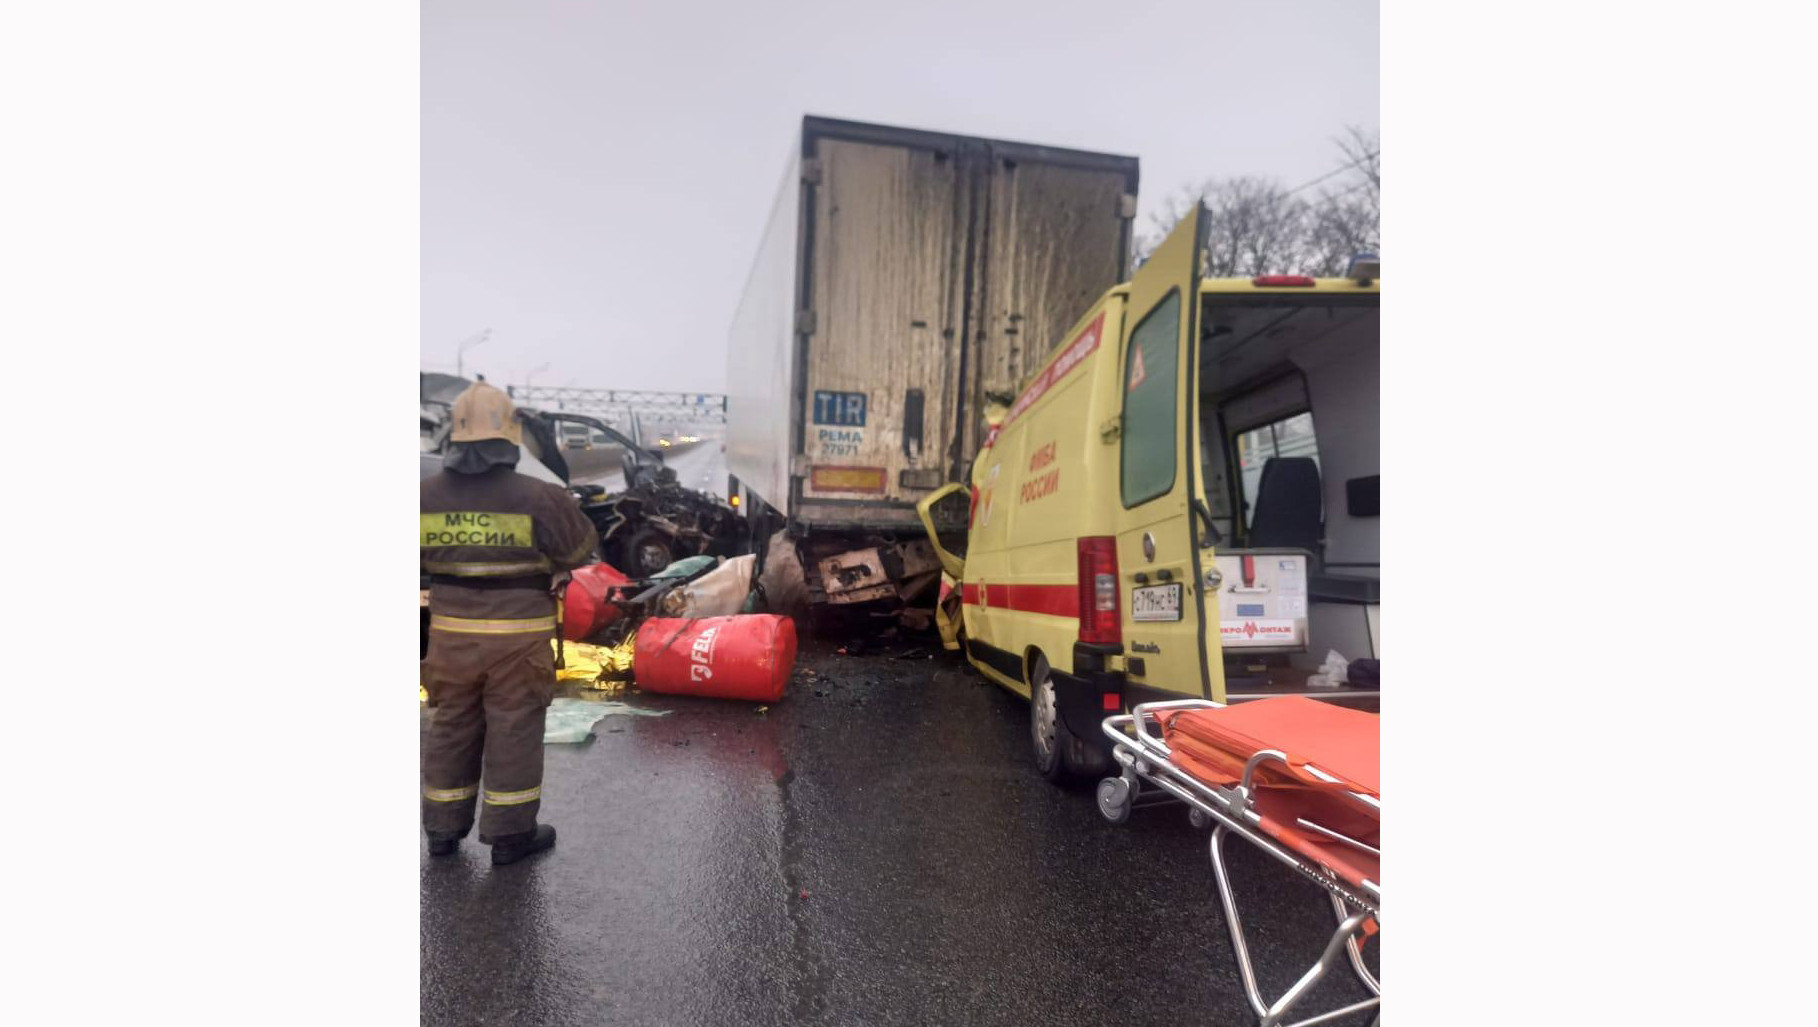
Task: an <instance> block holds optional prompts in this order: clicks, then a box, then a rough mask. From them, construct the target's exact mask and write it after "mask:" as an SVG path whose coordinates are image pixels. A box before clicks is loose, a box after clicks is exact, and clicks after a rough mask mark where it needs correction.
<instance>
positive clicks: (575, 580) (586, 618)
mask: <svg viewBox="0 0 1818 1027" xmlns="http://www.w3.org/2000/svg"><path fill="white" fill-rule="evenodd" d="M569 578H570V580H569V582H568V590H567V591H566V592H564V593H563V595H562V637H563V638H566V639H568V640H569V641H570V642H579V641H581V640H582V639H584V638H587V637H588V636H590V635H592V634H593V633H594V632H596V631H598V630H600V629H601V628H603V627H605V626H606V625H608V624H611V623H612V622H613V621H615V620H618V619H619V618H620V617H621V616H624V613H623V611H621V610H620V609H619V608H618V607H616V606H613V605H612V604H610V603H608V602H607V601H606V597H607V596H608V595H610V594H612V587H613V586H614V585H623V584H626V583H628V582H630V581H631V579H630V578H627V577H626V576H625V575H623V574H620V573H619V572H618V571H616V570H614V569H613V568H612V566H611V565H609V564H604V563H590V564H588V565H587V566H585V567H576V568H575V569H574V570H573V571H571V572H569Z"/></svg>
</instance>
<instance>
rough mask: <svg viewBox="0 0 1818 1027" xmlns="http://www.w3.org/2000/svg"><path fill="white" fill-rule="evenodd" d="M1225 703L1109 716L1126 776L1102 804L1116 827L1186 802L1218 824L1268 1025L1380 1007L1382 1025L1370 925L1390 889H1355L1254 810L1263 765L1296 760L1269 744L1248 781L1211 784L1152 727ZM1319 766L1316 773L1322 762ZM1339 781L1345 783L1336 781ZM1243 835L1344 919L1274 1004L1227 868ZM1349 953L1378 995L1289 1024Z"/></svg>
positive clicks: (1245, 959)
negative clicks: (1142, 810) (1279, 836)
mask: <svg viewBox="0 0 1818 1027" xmlns="http://www.w3.org/2000/svg"><path fill="white" fill-rule="evenodd" d="M1222 708H1224V704H1223V703H1216V702H1211V701H1209V700H1205V699H1178V700H1172V701H1168V702H1152V703H1140V704H1138V705H1137V706H1135V707H1134V708H1133V709H1132V710H1131V712H1129V713H1126V714H1119V715H1116V716H1112V717H1106V718H1105V720H1104V724H1103V730H1104V732H1105V735H1106V736H1107V737H1108V738H1110V739H1111V744H1112V749H1111V755H1112V757H1113V758H1114V759H1116V760H1117V762H1118V764H1119V765H1120V766H1121V767H1122V768H1123V771H1122V773H1121V774H1120V775H1119V776H1117V777H1107V778H1105V779H1104V780H1103V781H1100V782H1099V784H1098V793H1097V798H1098V808H1099V812H1100V813H1102V814H1104V816H1105V819H1107V820H1109V821H1111V822H1112V823H1114V824H1121V823H1123V822H1124V821H1126V820H1128V819H1129V817H1130V813H1131V811H1132V810H1133V809H1135V808H1137V807H1138V806H1148V805H1160V804H1163V803H1166V804H1168V805H1173V802H1172V801H1170V798H1168V797H1171V798H1172V799H1174V800H1179V801H1180V802H1182V803H1185V804H1186V805H1187V809H1188V815H1189V817H1190V818H1191V819H1192V821H1193V823H1194V826H1196V827H1204V826H1206V825H1207V824H1215V825H1217V826H1215V827H1214V828H1213V830H1212V841H1211V846H1210V847H1211V854H1212V871H1213V875H1214V876H1215V877H1216V878H1217V880H1218V897H1219V900H1220V901H1221V902H1222V903H1223V904H1224V908H1225V926H1226V927H1227V928H1228V929H1229V930H1230V933H1231V948H1232V950H1233V951H1234V952H1235V953H1236V956H1237V969H1238V975H1239V977H1240V978H1241V979H1242V981H1243V985H1244V992H1245V994H1246V996H1247V997H1248V998H1249V1000H1250V1006H1251V1008H1253V1009H1254V1010H1255V1011H1256V1015H1257V1017H1258V1018H1259V1023H1260V1024H1261V1027H1311V1025H1313V1024H1317V1023H1324V1022H1326V1021H1328V1020H1333V1019H1336V1018H1338V1017H1341V1016H1347V1015H1350V1014H1352V1013H1357V1012H1362V1011H1364V1010H1368V1009H1377V1010H1378V1013H1377V1017H1376V1018H1375V1019H1374V1020H1372V1021H1371V1023H1372V1027H1374V1025H1375V1024H1377V1023H1378V1022H1380V1020H1381V1012H1380V1009H1381V1005H1382V985H1381V983H1380V982H1379V981H1378V980H1377V979H1376V975H1375V974H1372V973H1371V972H1370V968H1369V967H1368V966H1367V965H1365V963H1364V960H1363V951H1362V948H1361V946H1360V944H1359V936H1360V935H1362V933H1363V931H1364V929H1365V926H1366V924H1367V923H1368V922H1369V921H1370V920H1372V919H1375V920H1377V921H1378V922H1380V920H1381V917H1382V889H1381V886H1380V885H1379V884H1378V883H1377V882H1375V881H1370V880H1368V879H1366V880H1364V881H1363V882H1362V884H1363V887H1361V888H1358V887H1353V886H1351V885H1350V884H1349V883H1347V882H1345V881H1342V880H1339V879H1337V878H1336V877H1335V876H1333V875H1331V874H1329V873H1327V872H1325V871H1323V870H1322V869H1320V867H1319V866H1318V864H1316V863H1314V862H1313V861H1311V860H1309V859H1307V858H1305V857H1303V856H1301V855H1299V854H1297V853H1295V852H1294V851H1292V850H1291V849H1289V848H1287V847H1286V846H1284V845H1283V844H1282V843H1281V842H1279V841H1277V840H1276V839H1274V838H1272V837H1270V836H1268V835H1267V834H1265V833H1263V832H1262V831H1261V830H1259V829H1258V828H1257V827H1256V826H1255V825H1256V824H1257V823H1259V822H1260V821H1261V816H1260V815H1259V814H1258V813H1257V812H1256V810H1255V809H1254V808H1253V803H1252V801H1251V797H1252V796H1253V795H1254V794H1255V784H1254V777H1255V774H1256V770H1257V768H1258V767H1260V766H1262V765H1263V764H1265V763H1268V762H1271V761H1277V762H1281V763H1283V764H1286V763H1287V762H1288V756H1287V754H1286V753H1284V752H1282V751H1280V750H1278V749H1263V750H1261V751H1259V752H1257V753H1255V754H1254V755H1252V756H1251V757H1250V758H1249V760H1248V761H1247V762H1246V763H1245V764H1244V771H1243V778H1242V780H1241V781H1240V782H1239V783H1238V784H1236V785H1232V786H1219V785H1211V784H1207V783H1205V782H1203V781H1201V780H1199V779H1198V778H1195V777H1194V776H1192V775H1191V774H1189V773H1187V772H1186V771H1185V770H1182V769H1181V768H1180V767H1178V766H1176V765H1175V763H1174V761H1173V759H1172V756H1173V751H1172V750H1171V749H1170V748H1169V747H1168V745H1167V743H1165V742H1163V741H1162V739H1161V736H1160V734H1158V733H1154V732H1152V731H1151V728H1152V727H1153V726H1156V725H1157V723H1158V722H1157V721H1156V718H1155V715H1156V714H1158V713H1163V712H1167V711H1171V710H1204V709H1222ZM1308 769H1312V770H1313V771H1314V772H1315V773H1316V774H1317V773H1318V771H1317V768H1308ZM1333 780H1336V779H1333ZM1145 782H1146V783H1148V784H1149V785H1152V786H1154V787H1155V788H1157V789H1159V790H1160V791H1161V792H1162V793H1164V796H1165V797H1164V796H1158V797H1156V798H1157V800H1159V801H1139V800H1147V799H1148V797H1147V796H1144V795H1143V794H1142V791H1143V783H1145ZM1342 794H1344V795H1346V796H1348V797H1349V798H1350V799H1351V800H1352V801H1354V802H1356V803H1358V804H1359V805H1360V806H1363V807H1365V808H1367V809H1369V810H1370V811H1371V812H1373V813H1380V811H1381V804H1380V802H1379V800H1378V799H1377V798H1376V797H1375V796H1371V795H1366V794H1364V793H1362V792H1354V791H1347V792H1344V793H1342ZM1300 824H1301V826H1302V827H1305V828H1309V829H1311V830H1313V831H1315V832H1317V833H1321V834H1325V835H1327V836H1329V837H1332V838H1334V839H1335V840H1337V841H1341V842H1344V843H1346V844H1350V845H1355V846H1358V847H1360V848H1363V849H1366V850H1369V851H1372V852H1374V851H1375V850H1373V849H1370V847H1369V846H1367V845H1365V844H1364V843H1362V842H1360V841H1357V840H1355V839H1351V838H1347V837H1345V836H1343V835H1340V834H1337V833H1336V832H1333V831H1330V830H1327V829H1325V828H1323V827H1321V826H1320V825H1318V824H1314V823H1311V822H1310V821H1306V820H1304V819H1303V820H1301V821H1300ZM1233 834H1234V835H1237V836H1238V837H1241V838H1243V839H1244V840H1245V841H1248V842H1249V843H1250V844H1252V845H1255V846H1256V847H1257V848H1259V849H1261V850H1263V851H1264V852H1266V853H1268V854H1269V855H1270V856H1272V857H1274V858H1275V860H1276V861H1277V862H1280V863H1282V864H1285V865H1286V866H1289V867H1292V868H1293V869H1294V870H1295V871H1296V872H1298V873H1299V874H1300V875H1301V876H1303V877H1305V878H1307V879H1308V880H1311V881H1313V882H1314V883H1315V884H1318V885H1319V886H1320V887H1321V888H1323V889H1324V890H1325V892H1326V897H1327V899H1329V900H1330V901H1331V903H1332V911H1333V913H1334V915H1335V916H1336V917H1337V919H1338V927H1337V929H1336V930H1335V931H1333V932H1332V936H1331V938H1330V940H1328V941H1327V942H1326V946H1325V949H1324V951H1322V952H1321V953H1320V956H1319V959H1318V960H1317V961H1316V962H1315V963H1314V964H1313V965H1312V966H1311V967H1308V968H1307V970H1306V972H1305V973H1303V974H1301V976H1300V979H1299V980H1297V981H1296V982H1295V983H1294V985H1293V986H1292V987H1290V988H1289V989H1288V990H1287V991H1285V992H1283V993H1282V995H1281V997H1279V998H1277V999H1276V1000H1275V1001H1274V1002H1269V1001H1267V1000H1266V999H1264V998H1263V995H1262V991H1261V989H1260V988H1258V987H1257V983H1256V973H1255V971H1254V969H1253V968H1252V966H1251V963H1250V948H1249V945H1248V944H1246V942H1245V940H1244V928H1243V920H1242V919H1241V918H1240V917H1239V916H1238V912H1237V900H1236V898H1235V896H1234V895H1233V894H1232V891H1231V877H1230V873H1229V871H1228V870H1227V869H1226V866H1225V857H1224V841H1225V838H1226V837H1227V836H1228V835H1233ZM1341 951H1342V952H1344V953H1345V955H1346V956H1348V957H1349V962H1350V966H1351V970H1352V972H1353V973H1354V974H1355V975H1356V976H1357V979H1358V981H1359V982H1360V983H1362V984H1363V986H1364V987H1365V988H1366V989H1367V990H1368V991H1369V992H1370V995H1371V997H1370V998H1367V999H1364V1000H1362V1001H1360V1002H1353V1003H1351V1004H1350V1005H1347V1006H1343V1007H1341V1008H1338V1009H1333V1010H1330V1011H1327V1012H1324V1013H1320V1014H1318V1015H1316V1016H1311V1017H1308V1018H1306V1019H1304V1020H1297V1021H1294V1022H1293V1023H1292V1024H1287V1023H1284V1021H1285V1019H1286V1017H1287V1015H1288V1012H1289V1010H1290V1009H1291V1008H1292V1007H1293V1006H1294V1004H1295V1003H1296V1002H1298V1001H1299V1000H1300V999H1301V998H1302V997H1303V996H1305V995H1306V993H1307V992H1308V991H1309V990H1310V989H1311V988H1312V987H1313V985H1314V984H1316V983H1318V981H1319V979H1320V978H1322V977H1324V976H1325V974H1326V971H1327V970H1330V969H1331V968H1332V965H1333V964H1334V963H1336V962H1337V961H1338V959H1339V953H1340V952H1341Z"/></svg>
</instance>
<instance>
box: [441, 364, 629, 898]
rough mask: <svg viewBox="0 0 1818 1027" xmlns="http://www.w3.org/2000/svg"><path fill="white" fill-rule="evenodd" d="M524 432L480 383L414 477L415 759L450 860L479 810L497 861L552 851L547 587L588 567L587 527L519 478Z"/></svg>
mask: <svg viewBox="0 0 1818 1027" xmlns="http://www.w3.org/2000/svg"><path fill="white" fill-rule="evenodd" d="M522 433H523V428H522V426H521V425H519V423H518V421H517V411H516V409H515V408H514V407H513V406H512V403H511V400H510V399H508V398H506V396H505V394H504V393H503V392H500V391H499V390H498V389H496V388H493V387H492V386H490V385H487V384H485V383H484V382H481V383H479V384H477V385H474V386H473V387H471V388H469V389H468V390H467V391H466V392H463V393H462V394H461V395H460V397H459V398H458V399H456V400H455V404H454V425H453V431H452V433H451V434H450V436H449V440H450V443H451V445H450V446H449V451H448V457H447V459H446V461H445V462H444V465H443V467H444V469H443V471H442V473H440V474H437V475H434V476H432V477H429V478H426V479H424V480H423V486H422V525H421V528H422V563H423V572H424V573H425V574H428V575H429V576H430V588H429V615H430V619H429V655H428V657H427V658H426V660H425V667H424V671H425V673H424V679H425V681H424V684H425V687H426V688H427V689H428V690H429V704H430V706H431V707H433V709H432V711H431V721H430V728H429V737H428V740H427V741H426V742H425V744H424V750H423V829H424V833H425V834H427V835H428V836H429V852H430V854H431V855H434V856H445V855H448V854H450V853H453V852H454V851H455V848H456V846H457V845H459V843H460V841H461V839H462V838H464V837H466V835H467V832H468V830H469V829H471V828H472V827H473V822H474V802H475V800H476V799H477V800H478V801H479V803H480V807H481V810H480V841H481V842H483V843H485V844H488V845H491V846H492V862H493V863H494V864H506V863H515V862H517V861H518V860H520V859H523V858H524V857H526V856H530V855H534V854H535V853H538V852H542V851H544V850H546V849H548V848H550V847H551V846H553V845H555V828H553V827H550V826H549V825H547V824H543V825H539V824H538V823H537V807H538V804H539V799H540V798H541V796H542V784H543V714H544V710H545V709H546V708H547V707H548V706H549V702H550V700H551V698H553V696H554V694H555V685H556V678H555V654H554V651H553V647H552V646H551V645H550V641H551V639H555V638H559V637H560V635H559V632H558V628H557V619H558V618H557V609H556V601H555V599H554V597H553V595H552V587H551V586H552V579H553V577H554V576H555V575H559V574H561V573H562V572H565V571H567V570H569V569H571V568H574V567H578V566H580V565H581V564H584V563H586V562H588V561H589V560H590V559H591V558H592V556H593V552H594V549H595V548H596V546H597V545H598V543H599V537H598V535H597V534H596V533H595V532H594V529H593V525H592V524H591V523H589V522H588V520H587V518H586V517H585V516H583V515H582V513H581V510H580V507H579V506H578V505H576V503H575V501H574V499H573V497H571V496H570V495H569V494H568V493H567V492H566V491H565V490H564V489H563V488H562V487H561V486H559V485H553V484H550V483H548V482H543V481H538V480H537V479H535V478H531V477H528V476H526V475H522V474H519V473H517V471H516V470H514V468H515V467H516V466H517V462H518V452H519V449H518V446H519V444H520V442H521V441H522V438H523V434H522Z"/></svg>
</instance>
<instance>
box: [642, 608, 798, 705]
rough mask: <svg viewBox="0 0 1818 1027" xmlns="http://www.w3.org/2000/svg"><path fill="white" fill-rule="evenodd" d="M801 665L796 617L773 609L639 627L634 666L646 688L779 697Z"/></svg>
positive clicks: (714, 696) (768, 698)
mask: <svg viewBox="0 0 1818 1027" xmlns="http://www.w3.org/2000/svg"><path fill="white" fill-rule="evenodd" d="M794 667H795V622H794V621H792V620H790V619H789V618H788V617H779V616H777V615H776V614H773V613H744V614H738V615H735V616H731V617H703V618H701V619H699V620H682V619H680V618H672V617H653V618H651V619H650V620H647V621H645V622H644V623H643V625H642V626H641V627H639V628H638V640H637V649H636V651H635V655H634V656H633V657H632V665H631V672H632V676H633V677H634V678H636V680H637V684H638V687H639V688H641V689H643V690H644V691H646V692H667V693H670V694H672V695H700V696H706V697H708V698H711V699H751V700H754V701H757V702H775V701H777V700H778V699H781V698H782V697H783V689H784V688H786V687H787V686H788V684H789V672H790V671H791V670H792V669H794Z"/></svg>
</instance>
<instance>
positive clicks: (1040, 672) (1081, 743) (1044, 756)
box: [1029, 656, 1106, 784]
mask: <svg viewBox="0 0 1818 1027" xmlns="http://www.w3.org/2000/svg"><path fill="white" fill-rule="evenodd" d="M1029 739H1030V743H1031V750H1032V752H1033V753H1034V755H1035V770H1036V773H1038V774H1040V775H1041V776H1042V777H1044V778H1046V779H1047V780H1049V781H1052V782H1054V783H1056V784H1059V783H1061V782H1063V781H1074V780H1080V779H1082V778H1085V779H1090V778H1097V777H1101V776H1103V774H1104V773H1105V767H1106V762H1105V759H1104V757H1103V755H1102V754H1101V753H1100V752H1099V750H1098V749H1097V748H1096V747H1094V746H1091V745H1088V744H1087V743H1086V741H1085V740H1084V739H1082V738H1080V737H1079V736H1078V735H1075V734H1074V733H1073V732H1072V731H1069V730H1068V729H1067V725H1066V724H1065V723H1064V722H1063V721H1062V720H1061V717H1060V706H1059V705H1058V704H1057V703H1056V702H1055V698H1054V680H1053V675H1051V674H1050V673H1049V672H1048V658H1047V657H1045V656H1037V657H1036V658H1035V663H1034V665H1033V666H1031V667H1030V668H1029Z"/></svg>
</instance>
